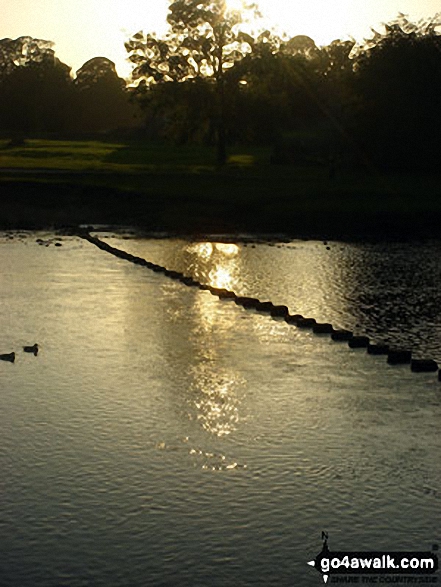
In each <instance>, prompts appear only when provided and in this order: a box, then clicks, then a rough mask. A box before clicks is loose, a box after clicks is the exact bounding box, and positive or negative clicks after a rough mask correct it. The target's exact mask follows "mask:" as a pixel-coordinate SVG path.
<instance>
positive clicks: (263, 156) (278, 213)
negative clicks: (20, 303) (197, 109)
mask: <svg viewBox="0 0 441 587" xmlns="http://www.w3.org/2000/svg"><path fill="white" fill-rule="evenodd" d="M270 155H271V150H270V149H269V148H253V147H242V148H234V149H232V150H231V152H230V157H229V160H228V163H227V165H226V166H225V167H223V168H221V169H219V168H217V167H216V165H215V164H214V161H215V153H214V151H213V149H209V148H206V147H201V146H193V147H188V146H185V147H177V146H170V145H163V144H148V143H142V142H106V141H56V140H37V139H35V140H28V141H26V143H25V145H24V146H21V147H8V146H7V142H6V141H0V181H1V184H0V185H1V187H2V192H3V195H4V199H3V205H4V206H6V212H5V210H3V220H2V215H1V213H0V222H3V224H5V223H6V224H14V222H18V223H20V215H21V213H23V214H24V216H25V218H28V216H29V215H34V217H38V216H39V210H40V209H43V211H44V214H43V216H42V219H41V221H42V222H43V221H44V222H48V221H49V219H50V217H51V213H53V216H54V222H60V221H63V222H68V221H69V220H71V221H72V222H76V221H88V220H89V221H91V222H92V221H95V222H96V221H100V220H102V221H103V222H108V221H112V222H114V221H115V220H118V219H120V220H121V221H123V220H124V221H126V222H140V223H143V224H147V225H150V226H151V227H154V228H157V229H166V230H177V231H180V230H184V231H186V230H189V231H194V230H198V231H201V230H202V231H203V230H204V226H206V227H207V230H208V229H210V230H216V229H218V230H254V231H256V230H270V231H286V232H296V233H300V232H302V231H305V232H307V233H311V232H319V233H320V234H321V233H326V232H328V233H332V232H336V233H341V232H342V231H346V232H347V233H354V234H357V233H358V232H360V233H363V232H365V231H367V232H374V233H375V232H378V231H381V232H387V231H392V232H393V231H394V230H397V231H398V232H402V233H403V232H404V233H406V231H407V232H409V231H410V232H412V230H413V228H414V227H418V230H417V232H418V233H424V230H425V227H427V230H428V232H430V233H431V234H433V233H436V232H437V230H438V229H437V226H438V224H441V181H440V179H441V178H440V177H439V176H435V175H432V176H427V175H426V176H421V175H414V174H411V173H408V174H403V173H401V174H388V175H385V174H382V173H380V172H375V171H374V172H371V173H369V174H368V173H366V172H365V171H363V170H354V169H352V170H351V169H346V170H345V169H340V170H337V174H336V177H335V178H333V179H330V178H329V176H328V169H327V167H326V166H325V165H319V164H315V165H311V164H309V165H303V166H300V165H298V166H293V165H272V164H271V163H270ZM14 186H15V187H14ZM18 186H20V188H19V187H18ZM26 186H27V187H26ZM31 187H32V189H31ZM54 191H56V192H57V193H58V197H57V198H54V197H52V196H50V197H49V196H48V194H49V193H51V194H52V192H54ZM31 192H32V193H34V195H35V193H38V194H39V195H38V197H33V198H31V196H30V195H29V196H26V194H27V193H29V194H30V193H31ZM14 193H20V194H21V196H20V197H21V200H20V198H19V200H20V201H21V207H20V206H18V205H17V201H18V200H16V202H15V204H13V203H12V204H11V205H12V208H13V210H12V212H11V205H9V204H8V205H6V204H7V202H10V201H11V202H12V200H11V198H12V199H13V195H14ZM97 194H99V196H98V195H97ZM106 194H107V195H106ZM48 201H50V205H48ZM55 211H56V214H55V213H54V212H55ZM40 212H41V210H40ZM5 213H6V216H5ZM5 219H6V220H5ZM14 219H15V220H14Z"/></svg>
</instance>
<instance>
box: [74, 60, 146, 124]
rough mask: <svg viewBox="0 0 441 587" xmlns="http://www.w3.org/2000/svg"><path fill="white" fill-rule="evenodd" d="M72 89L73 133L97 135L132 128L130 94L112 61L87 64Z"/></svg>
mask: <svg viewBox="0 0 441 587" xmlns="http://www.w3.org/2000/svg"><path fill="white" fill-rule="evenodd" d="M73 88H74V96H73V105H74V106H73V110H74V117H73V121H72V122H73V128H72V130H76V131H81V132H88V133H94V132H103V131H110V130H114V129H117V128H121V127H129V126H133V124H134V115H135V111H134V106H133V105H132V104H131V103H130V94H129V92H128V91H127V88H126V84H125V82H124V80H123V79H122V78H120V77H119V76H118V74H117V71H116V68H115V64H114V63H113V61H110V59H107V58H106V57H94V58H93V59H89V60H88V61H86V63H84V64H83V65H82V66H81V68H80V69H79V70H78V71H77V73H76V77H75V79H74V80H73Z"/></svg>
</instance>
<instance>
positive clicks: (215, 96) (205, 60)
mask: <svg viewBox="0 0 441 587" xmlns="http://www.w3.org/2000/svg"><path fill="white" fill-rule="evenodd" d="M248 10H250V11H254V10H255V8H254V6H253V5H250V6H248ZM243 19H244V17H243V13H240V12H238V11H232V10H229V9H228V6H227V3H226V1H225V0H172V1H171V4H170V7H169V14H168V17H167V21H168V23H169V25H170V31H169V33H168V34H167V35H166V36H165V37H164V38H163V39H159V38H157V37H156V36H155V35H153V34H147V35H145V34H144V33H143V32H139V33H136V34H135V35H133V37H131V39H130V40H129V41H128V42H127V43H126V50H127V51H128V53H129V59H130V60H131V61H132V63H133V64H134V66H135V67H134V70H133V72H132V78H133V80H134V81H135V82H136V83H137V84H138V86H139V87H140V90H141V92H143V94H144V97H145V95H146V90H150V89H153V88H154V86H155V85H160V84H172V85H176V84H179V83H181V84H182V83H186V84H191V83H193V84H195V87H196V88H200V89H201V90H202V88H203V87H205V88H206V89H207V90H208V92H205V93H206V94H207V95H210V96H211V99H210V100H209V112H208V116H209V117H210V118H211V119H212V120H214V125H213V126H214V127H215V129H216V131H215V134H216V146H217V160H218V163H219V164H221V165H222V164H224V163H225V161H226V141H227V137H226V117H227V104H226V88H225V84H226V72H227V70H228V69H230V68H232V67H233V66H234V65H235V63H237V62H238V61H240V60H241V59H242V58H243V57H244V56H245V55H246V54H247V53H248V52H250V51H251V44H252V41H253V39H252V37H250V36H249V35H246V34H244V33H243V32H241V31H240V24H241V23H242V22H243ZM153 91H154V89H153ZM174 91H176V90H174Z"/></svg>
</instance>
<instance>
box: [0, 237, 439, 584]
mask: <svg viewBox="0 0 441 587" xmlns="http://www.w3.org/2000/svg"><path fill="white" fill-rule="evenodd" d="M38 236H41V235H35V234H32V233H31V234H28V235H27V236H26V237H23V238H21V239H19V238H14V239H12V240H11V239H6V238H5V236H4V235H3V237H2V236H1V235H0V262H1V264H2V265H1V266H2V279H1V281H0V318H1V323H2V326H3V329H2V340H1V345H2V349H0V352H10V351H12V350H15V351H16V353H17V360H16V362H15V364H9V363H5V362H0V380H1V394H0V467H1V470H2V479H1V482H0V483H1V490H2V509H3V514H2V518H1V520H0V530H1V532H0V548H1V552H2V568H1V572H2V576H1V579H0V583H1V584H2V586H3V585H5V587H9V586H11V587H15V586H16V585H20V587H40V586H41V587H55V586H59V585H69V587H77V586H78V587H79V586H82V585H86V584H90V585H94V586H103V587H104V586H106V587H109V586H112V587H113V586H115V587H117V586H118V587H119V586H122V585H131V586H132V585H133V586H134V587H143V586H145V585H152V586H153V587H156V586H163V585H164V586H165V585H179V586H180V587H181V586H182V587H194V586H206V585H213V586H214V587H233V586H234V587H236V586H237V585H251V586H254V585H257V586H262V587H263V586H265V587H267V586H268V585H274V584H277V585H278V586H279V585H280V586H281V587H285V586H286V587H288V586H292V585H293V584H295V585H300V586H309V585H311V584H312V582H313V581H315V580H318V578H317V577H316V576H315V575H314V573H313V571H311V570H310V569H309V568H308V567H307V565H306V561H307V560H310V558H311V556H314V555H315V554H316V553H317V551H318V548H319V546H320V533H321V531H322V529H327V530H328V531H329V532H330V536H331V541H332V542H331V544H332V545H333V546H334V548H336V549H337V548H339V549H344V548H349V549H351V548H352V549H354V548H356V549H360V550H362V549H365V550H369V549H371V550H372V549H374V548H376V549H380V548H385V549H388V550H393V549H396V550H398V549H406V548H407V549H411V550H421V549H422V548H423V549H425V550H427V549H428V548H430V545H431V544H432V543H433V542H437V541H438V540H439V536H438V534H439V523H438V520H437V518H436V515H434V513H435V512H437V511H438V510H439V504H440V498H441V495H440V492H439V486H440V482H441V477H440V473H439V468H438V467H437V466H436V463H437V462H438V460H439V458H440V456H441V440H440V435H439V425H440V420H441V396H440V384H439V383H438V381H437V380H436V376H435V375H434V374H421V375H416V374H413V373H411V372H410V370H409V368H408V367H407V368H401V367H400V368H392V367H389V366H388V365H387V364H386V362H385V361H384V358H383V359H381V358H374V357H370V356H368V355H367V354H366V353H365V352H360V351H351V350H349V349H348V347H347V345H338V344H337V345H336V344H334V343H332V342H331V341H330V340H329V338H328V337H317V336H314V335H313V334H312V333H311V332H309V331H300V330H299V329H296V328H294V327H292V326H289V325H288V324H286V323H285V322H283V321H280V320H273V319H271V318H269V317H268V316H264V315H261V314H258V313H256V312H254V311H245V310H243V309H242V308H239V307H238V306H236V304H234V302H231V301H225V302H222V301H219V300H218V298H216V297H214V296H212V295H211V294H210V293H209V292H207V291H199V290H195V289H194V288H187V287H185V286H184V285H182V284H180V283H176V282H173V281H171V280H169V279H167V278H165V277H164V276H162V275H158V274H155V273H153V272H151V271H148V270H147V269H145V268H143V267H138V266H135V265H133V264H131V263H128V262H126V261H124V260H121V259H116V258H114V257H112V256H111V255H109V254H107V253H104V252H102V251H99V250H98V249H96V248H94V247H93V246H92V245H90V244H89V243H86V242H83V241H80V240H79V239H76V238H65V239H63V241H62V245H63V246H62V247H59V248H55V246H54V245H53V244H52V245H50V246H48V247H46V246H40V245H38V244H37V243H36V242H35V239H36V238H37V237H38ZM52 236H53V235H52ZM50 237H51V235H45V236H44V238H50ZM112 242H114V243H115V244H116V245H118V246H120V247H121V248H125V249H127V250H130V252H132V253H133V254H137V255H140V256H142V257H145V258H147V259H149V260H151V261H153V262H156V263H161V264H163V265H166V266H167V267H169V268H172V269H178V270H181V271H184V272H186V273H192V274H193V275H195V276H197V277H199V278H200V279H201V280H204V281H207V282H208V281H209V280H210V279H212V280H213V282H212V283H213V284H214V285H216V286H225V280H229V285H228V287H231V288H232V289H235V290H237V291H238V293H242V294H246V295H257V296H259V297H261V298H262V299H263V298H267V299H271V300H272V301H274V302H275V303H285V304H287V305H289V307H290V308H291V309H293V310H294V309H299V310H300V311H301V312H302V313H305V314H309V313H310V314H312V315H314V316H315V317H317V318H319V319H328V320H331V321H337V322H339V323H340V324H341V325H342V326H345V325H347V326H352V325H353V326H354V327H355V324H357V323H360V329H361V330H363V329H366V331H370V330H369V329H373V328H374V326H375V328H377V331H376V332H377V333H378V332H380V330H381V328H383V327H385V326H387V320H388V316H389V315H390V314H388V312H386V306H387V307H389V308H390V310H389V313H392V315H393V317H394V324H395V325H396V326H397V327H399V326H400V324H401V325H404V328H403V330H400V329H399V328H398V331H397V334H395V333H394V334H393V336H396V337H397V339H398V340H401V339H403V340H406V341H407V342H409V343H411V344H412V345H416V346H417V347H418V348H419V349H421V352H423V351H424V352H429V351H433V353H432V354H433V355H437V354H438V356H439V348H440V337H439V336H434V333H436V332H437V329H438V324H439V322H438V319H439V318H438V316H439V315H438V313H437V309H436V307H435V302H436V300H437V299H438V297H437V296H439V295H441V294H439V293H437V292H438V291H439V290H441V288H439V287H438V285H439V283H440V281H439V280H438V277H439V269H437V265H436V263H438V262H439V255H440V253H438V252H437V248H436V246H435V245H434V244H431V243H428V244H424V245H419V246H415V250H413V249H412V247H410V246H406V247H404V249H403V250H401V249H399V248H398V247H397V246H395V245H390V246H385V245H381V246H380V245H344V244H339V243H332V244H331V250H330V251H328V250H327V249H326V248H325V247H324V246H323V245H322V244H321V243H312V242H311V243H307V242H305V243H304V242H299V243H291V244H290V245H286V246H285V247H284V248H281V249H278V248H276V247H269V246H267V245H263V244H262V245H256V247H255V248H252V247H251V246H244V245H243V244H239V245H236V244H234V245H231V244H229V243H227V244H223V243H215V242H213V243H207V242H204V243H188V242H184V241H179V240H174V241H173V240H170V241H157V240H143V239H137V238H133V239H131V240H124V241H123V240H122V239H120V238H118V237H115V236H113V237H112ZM381 247H383V248H381ZM421 247H422V248H421ZM412 251H413V253H412ZM412 254H413V255H414V256H413V257H412ZM387 259H388V260H389V265H388V264H387V262H386V261H387ZM433 259H435V261H434V260H433ZM440 265H441V264H440ZM387 266H389V271H388V272H386V271H384V269H385V267H387ZM390 267H394V268H395V269H394V270H391V269H390ZM406 267H407V269H406ZM421 267H422V268H421ZM395 271H396V272H398V274H396V273H395ZM409 271H413V272H417V277H418V280H419V281H418V282H416V281H414V278H413V277H411V276H409V275H408V272H409ZM426 272H428V275H426ZM216 279H219V281H216ZM222 280H223V281H222ZM376 280H377V282H378V285H377V288H375V283H376ZM412 283H413V287H414V289H415V287H418V285H419V284H422V291H420V292H414V291H412V288H411V284H412ZM387 294H389V296H390V297H389V298H388V295H387ZM403 300H405V302H406V303H407V302H408V305H409V308H407V309H406V303H405V302H404V301H403ZM417 300H420V301H419V302H418V303H419V306H418V305H417V306H416V305H415V304H416V303H417ZM377 301H379V302H381V304H383V305H385V307H384V308H382V309H381V311H380V310H378V308H377V306H376V303H377ZM425 302H427V307H426V304H425ZM360 303H361V307H360ZM388 304H389V306H388ZM360 308H361V309H360ZM416 308H420V309H419V311H418V320H415V317H414V316H413V314H412V313H414V312H415V309H416ZM368 310H369V311H368ZM372 316H373V317H375V320H374V319H373V318H372ZM398 318H400V320H398V322H397V319H398ZM378 329H380V330H378ZM418 329H419V330H418ZM426 330H429V331H430V332H431V335H430V337H429V335H428V334H427V333H426V334H425V331H426ZM381 334H382V335H384V333H381ZM429 338H430V342H429ZM34 342H37V343H39V345H40V346H41V352H40V353H39V354H38V356H37V357H34V356H33V355H28V354H26V353H23V352H22V350H21V346H22V345H25V344H33V343H34ZM435 358H436V357H435ZM311 573H312V575H311Z"/></svg>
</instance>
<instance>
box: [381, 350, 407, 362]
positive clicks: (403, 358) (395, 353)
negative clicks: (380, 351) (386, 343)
mask: <svg viewBox="0 0 441 587" xmlns="http://www.w3.org/2000/svg"><path fill="white" fill-rule="evenodd" d="M411 360H412V352H411V351H403V350H392V351H391V350H390V351H389V353H388V355H387V362H388V363H389V365H408V364H409V363H410V361H411Z"/></svg>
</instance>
